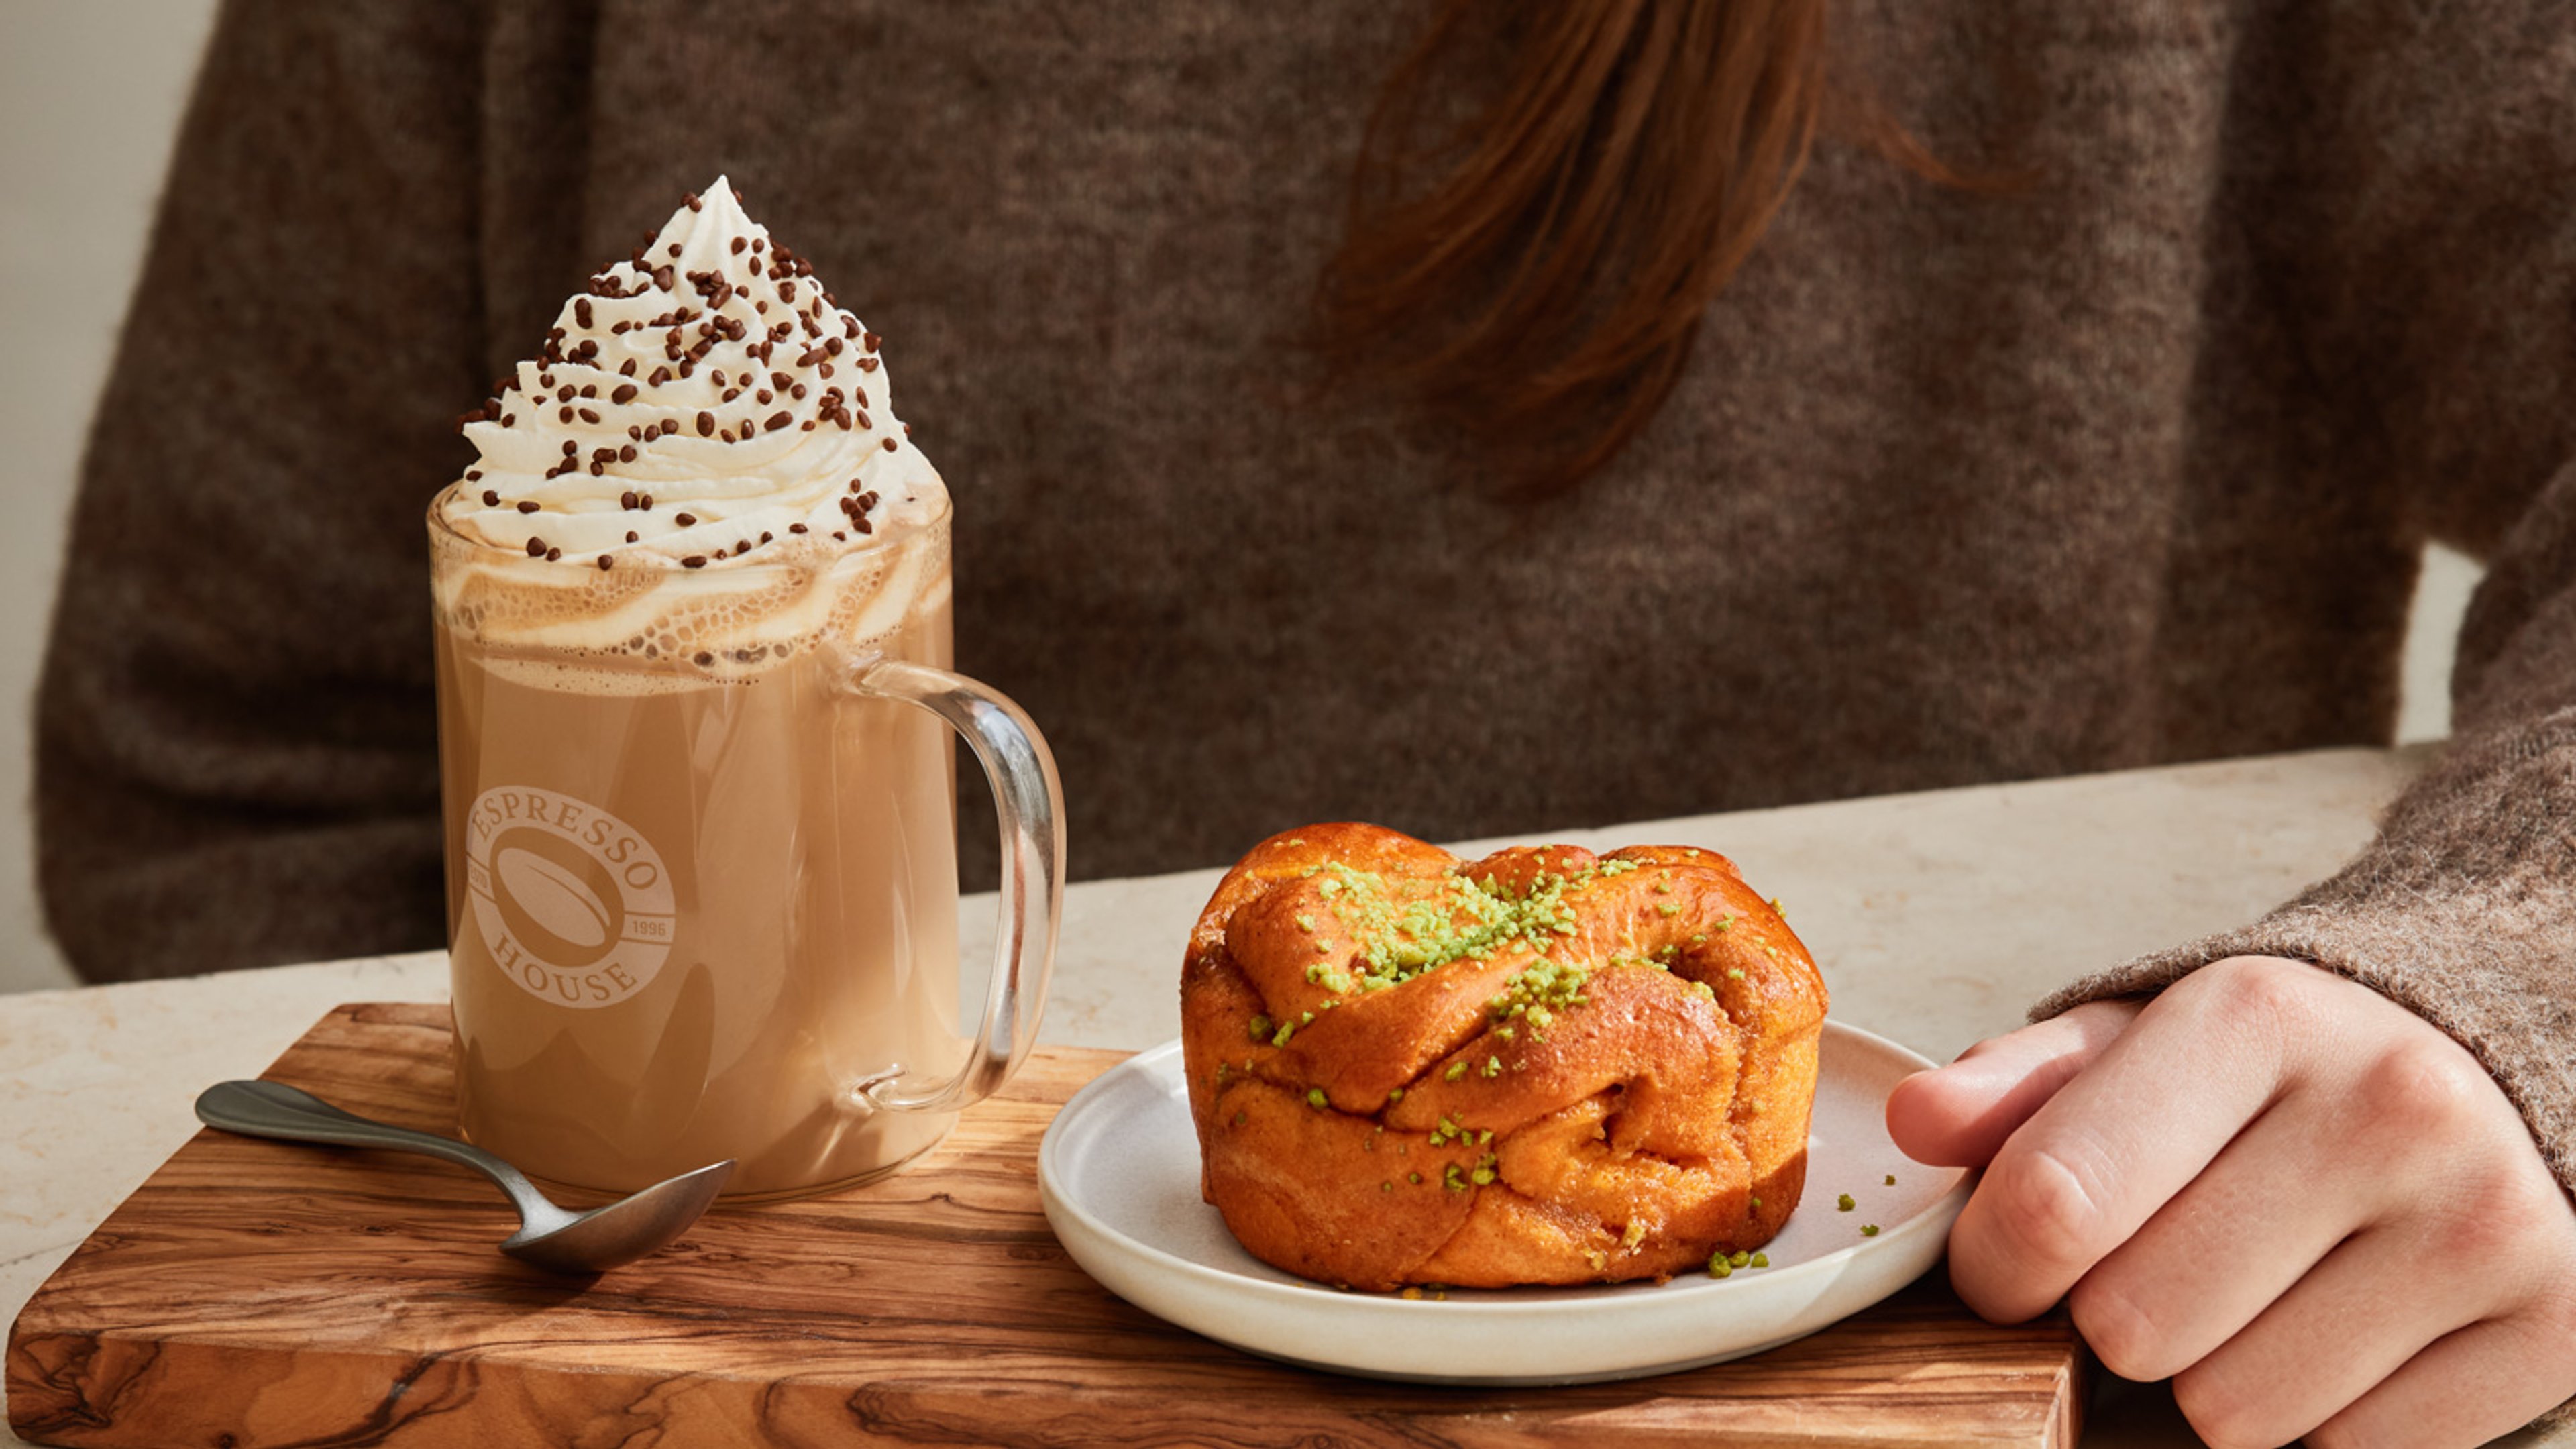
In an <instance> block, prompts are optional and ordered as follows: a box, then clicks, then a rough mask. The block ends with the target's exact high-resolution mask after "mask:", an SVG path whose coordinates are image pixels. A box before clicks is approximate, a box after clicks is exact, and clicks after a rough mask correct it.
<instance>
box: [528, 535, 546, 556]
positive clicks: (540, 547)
mask: <svg viewBox="0 0 2576 1449" xmlns="http://www.w3.org/2000/svg"><path fill="white" fill-rule="evenodd" d="M545 556H546V541H545V540H544V539H542V538H531V539H529V540H528V557H530V558H544V557H545Z"/></svg>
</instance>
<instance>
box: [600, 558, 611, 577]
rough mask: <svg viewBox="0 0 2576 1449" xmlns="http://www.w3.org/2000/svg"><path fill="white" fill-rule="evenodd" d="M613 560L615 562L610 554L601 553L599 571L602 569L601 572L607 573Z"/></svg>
mask: <svg viewBox="0 0 2576 1449" xmlns="http://www.w3.org/2000/svg"><path fill="white" fill-rule="evenodd" d="M612 562H613V560H611V559H610V558H609V556H608V555H606V554H601V555H600V556H599V571H600V572H601V573H606V572H608V569H609V566H610V564H611V563H612Z"/></svg>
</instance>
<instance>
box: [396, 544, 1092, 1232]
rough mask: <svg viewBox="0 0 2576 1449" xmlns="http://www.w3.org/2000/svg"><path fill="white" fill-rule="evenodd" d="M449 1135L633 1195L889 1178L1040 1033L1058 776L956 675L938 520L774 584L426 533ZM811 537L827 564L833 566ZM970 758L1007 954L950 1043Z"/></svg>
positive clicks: (532, 1168)
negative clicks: (452, 1023) (963, 745)
mask: <svg viewBox="0 0 2576 1449" xmlns="http://www.w3.org/2000/svg"><path fill="white" fill-rule="evenodd" d="M429 532H430V553H431V575H432V588H433V593H434V595H435V600H436V614H437V626H438V630H437V632H438V640H437V654H438V710H439V731H438V733H439V762H440V767H441V778H442V791H443V796H444V805H445V811H444V813H445V818H446V859H447V912H448V939H449V947H450V957H449V959H450V975H451V984H452V988H453V993H454V1002H455V1013H456V1064H457V1106H458V1116H459V1119H460V1120H459V1125H460V1127H461V1128H462V1130H463V1132H464V1134H465V1136H466V1137H467V1138H469V1139H470V1140H472V1141H473V1142H475V1143H476V1144H478V1145H480V1146H482V1147H485V1148H488V1149H490V1150H491V1151H493V1152H496V1153H498V1154H500V1155H501V1156H502V1157H504V1158H507V1159H508V1160H510V1161H511V1162H513V1163H515V1164H516V1165H518V1166H519V1167H520V1168H521V1169H522V1170H524V1171H526V1172H528V1173H530V1174H532V1175H534V1176H537V1177H540V1178H544V1179H547V1180H550V1181H553V1182H557V1183H564V1184H569V1185H572V1186H576V1187H583V1188H594V1189H599V1190H602V1191H609V1192H625V1191H630V1190H632V1189H634V1188H638V1187H642V1186H645V1185H647V1184H649V1183H652V1182H656V1181H659V1180H660V1179H662V1178H665V1177H668V1176H670V1175H672V1174H674V1173H678V1172H685V1171H687V1170H689V1169H691V1168H694V1167H700V1166H704V1165H705V1164H707V1163H710V1162H715V1161H719V1160H722V1159H724V1158H732V1159H734V1160H735V1163H736V1166H735V1168H734V1173H733V1177H732V1179H731V1182H730V1183H729V1190H728V1192H727V1194H726V1195H727V1196H728V1197H734V1198H763V1197H788V1196H798V1195H803V1194H806V1193H812V1192H819V1191H824V1190H827V1189H830V1188H835V1187H841V1186H847V1185H851V1184H855V1183H860V1182H865V1181H868V1180H870V1179H873V1178H877V1177H881V1176H884V1175H885V1174H887V1173H890V1172H893V1171H895V1170H896V1169H898V1168H900V1167H901V1166H903V1165H904V1164H905V1163H906V1162H909V1161H910V1160H912V1159H913V1158H915V1157H917V1156H919V1155H920V1154H921V1153H923V1152H925V1151H927V1150H928V1149H929V1148H930V1147H932V1146H933V1145H935V1144H936V1143H938V1142H939V1141H940V1139H942V1138H943V1137H945V1136H946V1135H947V1133H948V1130H949V1129H950V1127H952V1126H953V1125H954V1124H955V1122H956V1118H957V1113H958V1111H959V1110H960V1109H961V1108H963V1107H965V1106H967V1105H969V1104H971V1103H973V1102H975V1101H978V1100H980V1099H981V1098H983V1097H985V1096H986V1095H988V1094H990V1093H991V1092H992V1091H993V1090H994V1089H996V1088H998V1087H999V1086H1000V1085H1001V1084H1002V1082H1003V1081H1004V1080H1005V1079H1007V1078H1008V1077H1009V1075H1010V1074H1011V1072H1012V1070H1013V1069H1014V1068H1015V1067H1016V1066H1017V1065H1018V1064H1019V1062H1020V1061H1021V1060H1022V1058H1023V1057H1024V1056H1025V1055H1026V1053H1027V1051H1028V1049H1029V1047H1030V1044H1031V1043H1032V1042H1033V1040H1034V1039H1035V1037H1036V1035H1037V1027H1038V1019H1039V1014H1040V1011H1041V1009H1042V1007H1043V1005H1044V1002H1045V998H1046V988H1047V979H1048V976H1049V974H1050V972H1051V971H1052V969H1053V965H1054V955H1055V939H1056V920H1057V916H1058V913H1059V908H1060V906H1061V905H1062V902H1063V892H1064V887H1063V860H1064V825H1063V800H1062V793H1061V790H1060V788H1059V786H1058V784H1057V780H1056V773H1055V764H1054V761H1053V760H1052V759H1051V758H1050V756H1049V754H1048V751H1047V747H1046V742H1045V740H1044V738H1043V737H1042V736H1041V735H1040V734H1039V733H1038V731H1037V728H1036V726H1035V725H1033V724H1032V723H1030V721H1029V719H1028V717H1027V716H1026V715H1024V714H1022V713H1021V712H1020V710H1019V709H1018V707H1017V706H1015V705H1013V704H1012V703H1011V702H1010V701H1009V700H1007V699H1004V698H1003V697H1002V696H1000V695H999V694H996V693H994V692H993V691H992V690H990V689H987V688H986V687H984V686H983V685H981V684H978V683H976V682H975V681H973V680H971V679H966V678H964V677H962V676H959V675H956V674H953V673H950V672H949V669H948V666H949V664H950V663H951V660H952V654H951V646H950V620H951V608H950V592H951V591H950V573H949V528H948V510H947V505H946V503H945V501H944V500H942V501H941V502H940V503H939V504H938V506H937V509H936V511H935V512H934V513H932V514H931V515H930V516H929V517H928V518H927V519H917V520H914V521H912V522H908V523H907V522H894V521H891V520H890V521H889V526H888V527H887V528H886V529H884V530H883V531H880V532H878V533H876V534H874V535H860V536H858V537H856V538H854V539H852V540H851V541H850V542H849V543H848V544H847V545H846V546H840V545H830V546H824V547H823V548H822V549H819V550H817V552H816V553H815V554H814V555H810V556H807V557H804V558H801V559H795V560H782V561H780V562H774V563H772V562H763V563H756V564H752V563H736V564H731V565H728V566H727V567H724V568H722V569H706V570H686V571H684V570H679V569H672V568H667V567H661V566H657V565H655V566H647V565H630V566H628V567H623V568H617V567H612V568H609V569H599V568H595V567H591V566H589V565H588V564H587V563H586V562H585V563H574V562H571V561H569V560H566V561H560V562H556V563H552V564H549V563H546V562H545V561H544V560H541V559H530V558H525V557H522V556H518V555H515V554H511V553H509V552H508V551H506V550H496V549H494V548H492V547H491V546H490V545H487V544H482V543H478V542H476V541H474V540H471V539H468V538H465V537H463V536H461V535H459V534H458V533H456V532H455V530H454V529H453V528H452V527H451V526H450V525H449V524H448V523H447V521H446V520H445V518H444V517H443V516H442V513H441V510H440V508H439V507H438V506H437V505H436V504H433V505H432V506H431V508H430V512H429ZM817 542H818V543H819V540H818V541H817ZM950 728H954V729H955V730H956V731H957V732H958V733H960V734H962V735H963V736H964V737H965V739H966V741H967V743H968V744H969V745H970V746H972V747H973V749H974V751H975V754H976V756H977V758H978V760H979V761H980V762H981V763H982V765H983V766H984V768H985V770H986V771H987V772H988V773H989V774H990V775H991V777H992V780H993V787H994V796H995V800H996V804H997V810H998V814H999V815H1000V817H1001V827H1002V853H1003V859H1002V886H1001V925H1000V929H999V931H998V932H997V936H998V942H997V946H996V950H995V959H994V966H993V976H992V984H991V988H990V990H989V992H988V993H987V998H986V1001H985V1004H984V1019H983V1023H982V1025H981V1026H980V1027H979V1028H978V1029H977V1030H976V1032H975V1033H974V1034H973V1036H972V1037H965V1036H961V1034H960V1033H959V1031H958V1016H959V1004H958V982H957V872H956V814H957V795H956V773H955V772H956V757H955V754H954V752H953V750H952V749H951V748H950V746H949V741H948V730H949V729H950Z"/></svg>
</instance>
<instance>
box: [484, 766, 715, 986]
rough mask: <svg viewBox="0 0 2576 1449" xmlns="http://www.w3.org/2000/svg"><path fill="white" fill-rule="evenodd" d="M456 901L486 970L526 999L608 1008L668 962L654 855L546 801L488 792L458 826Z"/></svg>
mask: <svg viewBox="0 0 2576 1449" xmlns="http://www.w3.org/2000/svg"><path fill="white" fill-rule="evenodd" d="M465 890H466V895H467V898H468V900H469V901H470V902H471V903H472V910H473V914H474V925H475V930H476V932H477V933H478V934H480V935H481V936H482V938H483V944H484V945H485V946H487V947H488V948H490V950H491V952H492V959H493V961H494V963H495V964H496V965H498V966H499V968H500V969H501V970H502V971H504V972H506V973H508V975H509V977H510V979H511V980H513V981H515V982H517V983H518V984H519V985H520V987H521V988H523V989H524V990H526V991H527V992H528V993H529V994H531V995H534V996H540V997H543V998H545V999H546V1000H549V1001H553V1002H556V1003H558V1004H560V1005H563V1006H572V1007H599V1006H613V1005H615V1004H616V1003H618V1002H621V1001H624V1000H626V999H627V998H628V997H630V996H633V995H634V994H635V993H636V992H638V991H641V990H643V989H644V987H645V986H646V985H647V984H649V983H650V982H651V981H652V979H653V977H654V975H655V974H656V973H657V972H659V971H660V970H661V969H662V962H663V960H664V959H665V958H666V957H668V956H669V955H670V953H671V923H672V899H673V897H672V891H671V880H670V873H669V871H668V870H667V868H666V867H665V866H664V864H663V861H662V853H661V852H660V851H658V850H656V849H654V847H653V843H652V842H651V841H649V840H646V839H645V838H644V837H643V836H642V835H640V834H638V833H637V832H636V831H635V830H634V828H633V827H631V826H629V825H628V824H627V823H626V822H625V821H623V820H620V819H619V818H618V817H616V816H615V815H612V814H610V813H609V812H608V811H605V810H602V809H600V808H599V807H598V806H595V805H592V804H590V803H588V802H587V801H582V800H575V799H572V798H571V797H569V796H566V795H562V794H559V793H557V792H555V791H552V790H539V789H534V788H531V787H528V786H523V785H498V786H494V787H493V788H492V789H489V790H486V791H484V792H483V793H482V794H481V795H480V796H478V797H476V799H475V801H474V805H473V808H472V809H471V810H470V811H469V812H468V814H467V816H466V822H465Z"/></svg>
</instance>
